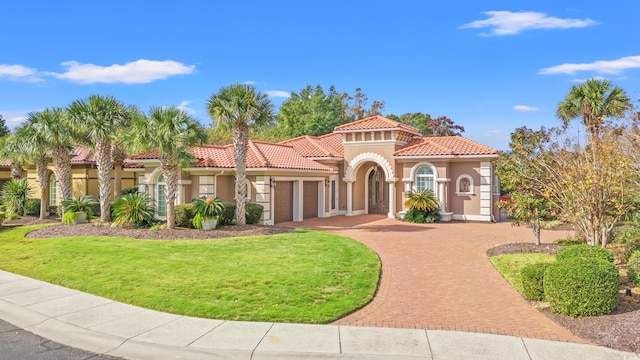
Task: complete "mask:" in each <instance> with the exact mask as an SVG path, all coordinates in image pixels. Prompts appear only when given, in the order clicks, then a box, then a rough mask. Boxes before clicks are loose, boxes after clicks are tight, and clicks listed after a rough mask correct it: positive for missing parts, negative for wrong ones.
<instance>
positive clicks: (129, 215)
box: [113, 193, 155, 227]
mask: <svg viewBox="0 0 640 360" xmlns="http://www.w3.org/2000/svg"><path fill="white" fill-rule="evenodd" d="M154 213H155V206H154V203H153V199H151V198H150V197H148V196H147V195H146V194H138V193H135V194H127V195H124V196H121V197H119V198H118V199H117V200H116V201H115V202H114V203H113V218H114V220H113V224H114V225H116V226H124V225H133V226H135V227H148V226H151V225H153V218H154Z"/></svg>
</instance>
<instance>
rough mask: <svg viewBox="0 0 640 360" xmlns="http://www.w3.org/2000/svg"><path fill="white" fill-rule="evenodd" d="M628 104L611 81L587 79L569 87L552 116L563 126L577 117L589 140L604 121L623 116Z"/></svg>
mask: <svg viewBox="0 0 640 360" xmlns="http://www.w3.org/2000/svg"><path fill="white" fill-rule="evenodd" d="M630 104H631V103H630V99H629V97H628V96H627V94H626V92H625V91H624V90H623V89H622V88H619V87H617V86H614V85H612V83H611V81H609V80H599V79H590V80H587V81H586V82H584V83H581V84H578V85H574V86H572V87H571V90H570V91H569V93H568V94H567V95H566V97H565V99H564V101H562V102H560V103H559V104H558V109H557V111H556V115H557V116H558V118H560V119H561V120H562V122H563V123H564V125H565V127H566V126H568V124H569V122H570V121H571V120H573V119H575V118H579V117H581V118H582V124H583V125H584V126H585V127H586V129H587V131H588V132H589V135H590V139H591V140H592V141H593V140H594V139H596V138H597V137H599V136H600V134H601V131H602V129H603V125H604V122H605V120H606V119H607V118H613V119H616V118H621V117H623V116H624V115H625V113H626V111H627V110H628V109H629V108H630Z"/></svg>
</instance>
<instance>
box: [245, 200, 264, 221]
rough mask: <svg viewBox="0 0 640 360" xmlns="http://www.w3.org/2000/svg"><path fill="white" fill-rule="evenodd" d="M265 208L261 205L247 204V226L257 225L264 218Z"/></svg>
mask: <svg viewBox="0 0 640 360" xmlns="http://www.w3.org/2000/svg"><path fill="white" fill-rule="evenodd" d="M262 210H263V206H262V205H260V204H254V203H247V204H245V213H246V215H247V224H257V223H258V222H260V218H261V217H262Z"/></svg>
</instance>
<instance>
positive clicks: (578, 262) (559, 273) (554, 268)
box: [544, 257, 620, 317]
mask: <svg viewBox="0 0 640 360" xmlns="http://www.w3.org/2000/svg"><path fill="white" fill-rule="evenodd" d="M619 287H620V274H619V273H618V269H617V268H616V266H615V265H613V263H611V262H609V261H605V260H600V259H594V258H586V259H585V258H580V257H576V258H567V259H564V260H560V261H556V262H555V263H552V264H550V265H549V266H548V267H547V270H546V271H545V273H544V295H545V299H546V300H547V301H548V302H549V306H550V307H551V311H553V312H554V313H560V314H564V315H569V316H572V317H582V316H593V315H603V314H608V313H610V312H611V311H613V310H614V309H615V308H616V307H618V289H619Z"/></svg>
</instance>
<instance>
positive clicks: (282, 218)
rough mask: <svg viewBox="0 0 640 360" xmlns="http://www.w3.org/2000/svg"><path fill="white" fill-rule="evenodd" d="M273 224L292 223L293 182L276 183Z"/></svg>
mask: <svg viewBox="0 0 640 360" xmlns="http://www.w3.org/2000/svg"><path fill="white" fill-rule="evenodd" d="M274 212H275V214H274V216H273V221H274V223H276V224H277V223H281V222H287V221H293V182H292V181H278V182H277V183H276V198H275V200H274Z"/></svg>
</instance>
